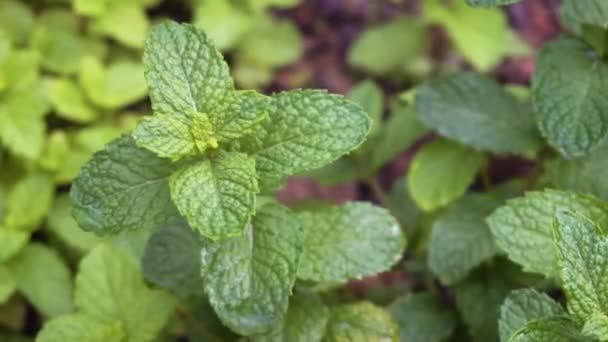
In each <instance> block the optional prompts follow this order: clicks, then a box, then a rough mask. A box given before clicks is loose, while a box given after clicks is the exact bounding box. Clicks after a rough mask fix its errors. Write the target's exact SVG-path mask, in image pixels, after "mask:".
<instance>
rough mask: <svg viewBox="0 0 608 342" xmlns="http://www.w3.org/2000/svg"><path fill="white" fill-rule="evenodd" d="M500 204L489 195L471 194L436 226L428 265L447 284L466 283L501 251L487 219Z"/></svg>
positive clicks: (440, 218) (436, 223) (432, 236)
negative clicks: (473, 273) (482, 265)
mask: <svg viewBox="0 0 608 342" xmlns="http://www.w3.org/2000/svg"><path fill="white" fill-rule="evenodd" d="M499 205H500V201H498V200H497V199H495V198H493V197H492V196H491V195H489V194H471V195H468V196H465V197H463V198H462V199H460V200H458V201H457V202H455V203H454V204H453V205H452V206H450V207H449V209H448V210H447V211H445V212H443V213H442V214H441V215H440V216H439V217H438V218H437V219H436V220H435V223H434V224H433V231H432V233H431V238H430V242H429V257H428V263H429V267H430V268H431V271H433V273H435V275H437V276H438V277H439V279H440V280H441V282H442V283H443V284H445V285H452V284H455V283H457V282H459V281H461V280H463V279H464V278H465V277H466V276H467V275H468V274H469V273H470V272H471V270H473V269H474V268H475V267H477V266H479V265H480V264H481V263H482V262H484V261H486V260H488V259H490V258H492V257H493V256H494V255H495V254H496V252H497V251H498V250H497V248H496V246H495V245H494V237H493V236H492V232H490V227H488V225H487V224H486V222H485V218H486V216H487V215H489V214H490V213H491V212H492V210H494V209H495V208H496V207H498V206H499Z"/></svg>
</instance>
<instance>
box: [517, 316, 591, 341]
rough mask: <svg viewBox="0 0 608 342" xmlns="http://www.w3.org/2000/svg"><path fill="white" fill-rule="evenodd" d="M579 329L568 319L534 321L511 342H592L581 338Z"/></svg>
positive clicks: (518, 332)
mask: <svg viewBox="0 0 608 342" xmlns="http://www.w3.org/2000/svg"><path fill="white" fill-rule="evenodd" d="M579 331H580V329H579V327H578V326H577V325H576V324H574V322H572V321H571V320H569V319H568V318H566V317H550V318H545V319H540V320H537V321H532V322H529V323H528V324H526V325H525V326H524V327H523V328H522V329H520V330H519V331H517V333H515V335H513V337H511V339H509V342H541V341H542V342H545V341H551V342H592V341H593V340H591V339H588V338H586V337H583V336H581V334H580V333H579Z"/></svg>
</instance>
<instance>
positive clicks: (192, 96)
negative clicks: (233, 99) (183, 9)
mask: <svg viewBox="0 0 608 342" xmlns="http://www.w3.org/2000/svg"><path fill="white" fill-rule="evenodd" d="M144 64H145V66H146V78H147V80H148V85H149V87H150V98H151V100H152V109H153V110H154V112H155V113H160V114H171V115H187V114H188V113H190V112H199V113H207V114H211V113H212V112H213V110H214V109H215V108H216V106H217V105H218V104H219V103H220V100H221V99H222V98H223V96H224V95H225V94H228V93H229V92H231V91H232V90H233V89H234V85H233V83H232V79H231V78H230V70H229V69H228V65H227V64H226V62H225V61H224V58H223V57H222V55H221V54H220V53H219V52H218V51H217V50H216V49H215V47H214V46H213V44H212V43H211V42H210V41H209V39H208V38H207V36H206V35H205V33H204V32H203V31H201V30H199V29H197V28H196V27H194V26H192V25H188V24H183V25H180V24H178V23H175V22H172V21H166V22H163V23H162V24H160V25H157V26H156V27H154V28H153V29H152V32H151V33H150V36H149V38H148V40H147V42H146V49H145V51H144Z"/></svg>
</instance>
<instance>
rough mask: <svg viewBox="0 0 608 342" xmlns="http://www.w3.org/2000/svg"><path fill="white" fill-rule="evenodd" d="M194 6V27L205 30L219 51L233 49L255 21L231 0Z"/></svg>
mask: <svg viewBox="0 0 608 342" xmlns="http://www.w3.org/2000/svg"><path fill="white" fill-rule="evenodd" d="M194 6H195V7H194V20H193V22H194V25H196V26H197V27H200V28H201V29H203V30H204V31H205V32H206V33H207V35H208V36H209V38H210V39H211V41H213V43H214V44H215V46H217V48H218V49H219V50H227V49H230V48H233V47H234V46H235V45H236V44H237V43H238V42H239V41H240V40H241V39H242V37H243V36H244V35H245V34H246V33H247V30H249V29H250V27H251V25H252V22H253V19H254V18H253V17H252V16H251V15H250V14H249V13H247V11H246V10H245V9H244V8H242V6H239V4H237V3H234V2H233V1H231V0H197V1H195V3H194Z"/></svg>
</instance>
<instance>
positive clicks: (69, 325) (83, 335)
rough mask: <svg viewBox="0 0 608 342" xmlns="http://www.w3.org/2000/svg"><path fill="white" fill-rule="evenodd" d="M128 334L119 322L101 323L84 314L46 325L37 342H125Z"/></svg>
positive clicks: (67, 316)
mask: <svg viewBox="0 0 608 342" xmlns="http://www.w3.org/2000/svg"><path fill="white" fill-rule="evenodd" d="M125 338H126V334H125V332H124V330H123V328H122V324H121V323H120V322H119V321H115V322H113V323H101V322H98V321H96V320H95V319H94V318H91V317H89V316H87V315H83V314H72V315H65V316H60V317H57V318H55V319H53V320H51V321H49V322H48V323H46V324H45V325H44V326H43V328H42V330H41V331H40V333H39V334H38V336H37V337H36V342H67V341H78V342H109V341H116V342H118V341H125Z"/></svg>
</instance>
